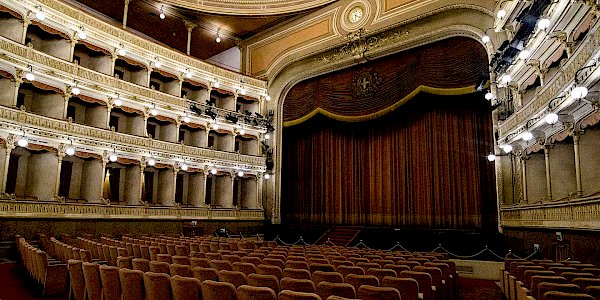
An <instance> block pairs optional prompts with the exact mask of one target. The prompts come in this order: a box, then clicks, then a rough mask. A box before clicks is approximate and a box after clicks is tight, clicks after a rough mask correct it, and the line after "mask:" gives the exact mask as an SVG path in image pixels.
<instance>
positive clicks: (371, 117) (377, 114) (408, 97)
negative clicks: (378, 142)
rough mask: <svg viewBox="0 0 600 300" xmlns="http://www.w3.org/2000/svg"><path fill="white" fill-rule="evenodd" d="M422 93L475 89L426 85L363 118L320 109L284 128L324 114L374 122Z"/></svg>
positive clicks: (463, 92)
mask: <svg viewBox="0 0 600 300" xmlns="http://www.w3.org/2000/svg"><path fill="white" fill-rule="evenodd" d="M421 92H425V93H428V94H434V95H440V96H460V95H466V94H471V93H474V92H475V87H473V86H469V87H462V88H451V89H443V88H435V87H430V86H426V85H420V86H419V87H417V88H416V89H415V90H414V91H412V92H411V93H410V94H408V95H406V96H405V97H404V98H402V99H400V100H398V102H396V103H394V104H392V105H390V106H388V107H386V108H384V109H382V110H380V111H378V112H374V113H372V114H368V115H363V116H343V115H338V114H335V113H332V112H329V111H327V110H325V109H323V108H320V107H318V108H316V109H315V110H313V111H311V112H310V113H309V114H307V115H306V116H304V117H301V118H299V119H296V120H292V121H285V122H283V127H291V126H295V125H298V124H301V123H304V122H306V121H308V120H309V119H310V118H312V117H314V116H316V115H317V114H322V115H324V116H326V117H328V118H330V119H333V120H336V121H342V122H362V121H369V120H374V119H377V118H379V117H382V116H384V115H386V114H388V113H390V112H393V111H395V110H396V109H398V108H399V107H400V106H402V105H404V104H406V103H407V102H408V101H410V100H412V99H413V98H414V97H416V96H417V95H418V94H419V93H421ZM284 105H285V103H284Z"/></svg>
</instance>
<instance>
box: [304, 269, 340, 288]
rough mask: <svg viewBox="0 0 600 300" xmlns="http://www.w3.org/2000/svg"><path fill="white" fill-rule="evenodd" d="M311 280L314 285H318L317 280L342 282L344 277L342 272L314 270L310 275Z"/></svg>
mask: <svg viewBox="0 0 600 300" xmlns="http://www.w3.org/2000/svg"><path fill="white" fill-rule="evenodd" d="M311 279H312V281H313V282H314V283H315V285H318V284H319V282H322V281H326V282H331V283H343V282H344V277H342V274H340V273H338V272H324V271H315V272H314V273H312V277H311Z"/></svg>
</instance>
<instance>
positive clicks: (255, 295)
mask: <svg viewBox="0 0 600 300" xmlns="http://www.w3.org/2000/svg"><path fill="white" fill-rule="evenodd" d="M237 300H277V294H275V291H273V290H272V289H270V288H268V287H259V286H251V285H242V286H240V287H238V288H237Z"/></svg>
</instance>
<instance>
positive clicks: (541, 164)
mask: <svg viewBox="0 0 600 300" xmlns="http://www.w3.org/2000/svg"><path fill="white" fill-rule="evenodd" d="M526 166H527V200H528V202H529V203H536V202H540V201H542V200H543V199H544V197H545V196H546V161H545V158H544V151H543V150H542V151H540V152H537V153H531V154H529V159H528V160H527V165H526Z"/></svg>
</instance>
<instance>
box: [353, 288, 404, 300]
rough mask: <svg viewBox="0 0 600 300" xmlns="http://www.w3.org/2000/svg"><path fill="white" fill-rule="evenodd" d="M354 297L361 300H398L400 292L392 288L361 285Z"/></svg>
mask: <svg viewBox="0 0 600 300" xmlns="http://www.w3.org/2000/svg"><path fill="white" fill-rule="evenodd" d="M356 295H357V296H358V298H359V299H361V300H400V292H399V291H398V290H397V289H395V288H392V287H378V286H370V285H363V286H361V287H360V288H358V293H356Z"/></svg>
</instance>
